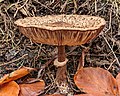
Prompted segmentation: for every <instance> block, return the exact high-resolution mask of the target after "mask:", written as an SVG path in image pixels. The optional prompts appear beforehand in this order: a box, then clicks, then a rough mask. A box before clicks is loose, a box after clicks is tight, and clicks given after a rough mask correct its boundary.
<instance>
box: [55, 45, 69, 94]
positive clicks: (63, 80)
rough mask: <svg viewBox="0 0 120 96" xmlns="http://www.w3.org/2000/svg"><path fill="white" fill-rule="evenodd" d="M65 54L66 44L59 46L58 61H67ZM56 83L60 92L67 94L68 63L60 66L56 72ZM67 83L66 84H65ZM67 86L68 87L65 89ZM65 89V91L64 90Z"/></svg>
mask: <svg viewBox="0 0 120 96" xmlns="http://www.w3.org/2000/svg"><path fill="white" fill-rule="evenodd" d="M66 60H67V58H66V55H65V46H58V62H61V63H62V62H67V61H66ZM56 84H57V86H58V89H59V92H60V93H62V94H66V92H67V89H68V87H67V75H66V64H64V65H63V66H58V69H57V73H56ZM63 85H65V86H63ZM64 88H66V89H64ZM63 89H64V91H65V93H64V92H62V91H63Z"/></svg>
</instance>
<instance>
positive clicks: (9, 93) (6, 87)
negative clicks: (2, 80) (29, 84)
mask: <svg viewBox="0 0 120 96" xmlns="http://www.w3.org/2000/svg"><path fill="white" fill-rule="evenodd" d="M19 90H20V88H19V85H18V84H17V83H16V82H15V81H11V82H8V83H6V84H3V85H1V86H0V96H18V94H19Z"/></svg>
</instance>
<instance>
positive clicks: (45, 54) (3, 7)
mask: <svg viewBox="0 0 120 96" xmlns="http://www.w3.org/2000/svg"><path fill="white" fill-rule="evenodd" d="M95 1H96V2H95ZM95 1H94V0H0V77H2V76H3V75H4V74H7V73H10V72H12V71H14V70H16V69H18V68H19V67H21V66H29V67H33V68H36V69H37V71H36V72H33V73H31V74H30V75H28V76H26V77H25V78H24V79H26V78H29V77H34V78H42V79H43V80H44V81H45V84H46V88H45V91H44V92H41V94H40V96H42V95H44V94H51V93H55V92H56V90H57V87H56V85H55V84H54V80H55V75H56V71H57V68H56V67H55V66H54V65H53V61H54V59H55V58H56V55H57V48H56V46H50V45H46V44H38V43H35V42H32V41H31V40H30V39H28V38H27V37H25V36H24V35H23V34H22V33H20V32H19V30H18V27H17V26H16V25H15V24H14V22H15V21H16V20H17V19H19V18H25V17H33V16H45V15H52V14H54V15H55V14H78V15H92V16H100V17H102V18H104V19H105V21H106V26H105V28H104V29H103V31H102V32H101V33H100V35H99V36H98V37H97V38H96V39H94V40H92V41H90V42H88V43H87V44H84V45H81V46H74V47H73V46H72V47H69V46H66V54H67V58H68V59H69V61H68V63H67V80H68V84H69V88H70V93H71V94H77V93H81V91H80V90H79V89H78V88H77V87H76V85H75V84H74V81H73V77H74V74H75V73H76V70H77V69H78V66H79V65H78V64H79V59H80V57H81V51H82V50H83V49H84V48H87V49H89V50H88V51H87V52H86V55H85V65H84V66H85V67H101V68H104V69H106V70H108V71H110V72H111V73H112V74H113V76H114V77H115V76H116V75H117V74H118V73H119V72H120V1H119V0H95ZM24 79H23V78H22V79H20V80H17V82H18V83H22V82H23V80H24Z"/></svg>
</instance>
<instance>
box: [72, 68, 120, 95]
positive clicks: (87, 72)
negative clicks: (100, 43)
mask: <svg viewBox="0 0 120 96" xmlns="http://www.w3.org/2000/svg"><path fill="white" fill-rule="evenodd" d="M74 81H75V84H76V85H77V87H78V88H79V89H81V90H82V91H83V92H86V93H88V94H93V95H95V96H118V93H119V92H118V86H117V82H116V80H115V78H114V77H113V76H112V74H110V73H109V72H108V71H106V70H104V69H102V68H91V67H90V68H82V69H80V70H78V71H77V73H76V75H75V76H74Z"/></svg>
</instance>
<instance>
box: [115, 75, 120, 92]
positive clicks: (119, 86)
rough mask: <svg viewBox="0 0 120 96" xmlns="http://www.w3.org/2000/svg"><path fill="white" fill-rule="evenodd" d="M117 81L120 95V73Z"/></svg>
mask: <svg viewBox="0 0 120 96" xmlns="http://www.w3.org/2000/svg"><path fill="white" fill-rule="evenodd" d="M116 81H117V84H118V89H119V93H120V73H119V74H118V75H117V77H116Z"/></svg>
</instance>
